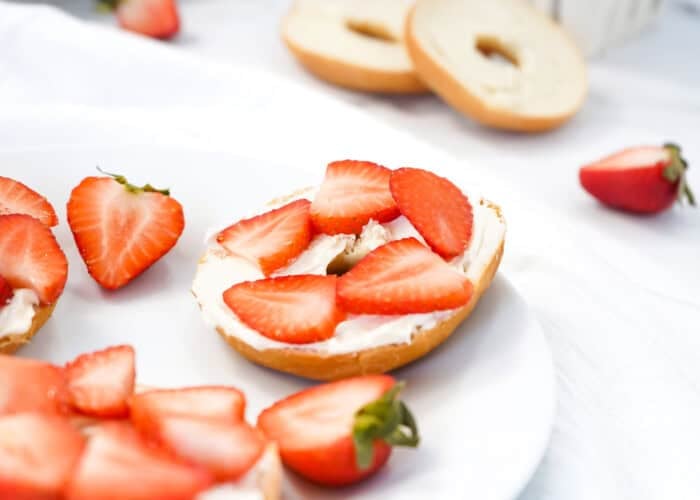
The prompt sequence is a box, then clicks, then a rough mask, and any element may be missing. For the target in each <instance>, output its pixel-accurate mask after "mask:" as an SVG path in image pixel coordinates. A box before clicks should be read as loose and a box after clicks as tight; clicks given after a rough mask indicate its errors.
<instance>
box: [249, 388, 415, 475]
mask: <svg viewBox="0 0 700 500" xmlns="http://www.w3.org/2000/svg"><path fill="white" fill-rule="evenodd" d="M401 388H402V384H397V383H396V382H395V380H394V379H393V378H392V377H390V376H388V375H365V376H361V377H355V378H350V379H345V380H341V381H338V382H332V383H329V384H323V385H318V386H316V387H311V388H309V389H305V390H303V391H301V392H298V393H296V394H294V395H292V396H289V397H287V398H286V399H283V400H281V401H278V402H277V403H275V404H274V405H272V406H271V407H269V408H267V409H266V410H264V411H263V412H262V413H261V414H260V416H259V417H258V427H259V428H260V429H261V430H262V431H263V433H264V434H265V435H266V436H267V437H268V438H269V439H271V440H274V441H277V444H278V446H279V449H280V456H281V458H282V461H283V462H284V463H285V465H287V466H288V467H289V468H291V469H292V470H294V471H295V472H297V473H299V474H301V475H302V476H304V477H306V478H308V479H310V480H312V481H315V482H317V483H321V484H325V485H331V486H340V485H346V484H351V483H355V482H357V481H360V480H361V479H364V478H366V477H368V476H370V475H371V474H373V473H375V472H376V471H377V470H379V469H380V468H381V467H382V466H383V465H384V464H385V463H386V461H387V460H388V459H389V455H390V453H391V446H417V445H418V429H417V427H416V423H415V420H414V419H413V416H412V415H411V413H410V411H409V410H408V408H407V407H406V405H405V404H404V403H403V402H402V401H400V400H398V399H397V396H398V393H399V391H400V390H401Z"/></svg>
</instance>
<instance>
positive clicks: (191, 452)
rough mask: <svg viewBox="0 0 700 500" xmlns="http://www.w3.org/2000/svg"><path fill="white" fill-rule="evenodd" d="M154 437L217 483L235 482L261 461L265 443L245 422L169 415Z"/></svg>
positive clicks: (158, 423)
mask: <svg viewBox="0 0 700 500" xmlns="http://www.w3.org/2000/svg"><path fill="white" fill-rule="evenodd" d="M153 437H154V438H155V439H156V440H157V441H158V442H159V443H160V444H162V445H163V446H165V447H166V448H167V449H169V450H170V451H172V452H173V453H174V454H175V456H177V457H178V458H180V459H182V460H184V461H186V462H187V463H190V464H192V465H195V466H199V467H203V468H204V469H206V470H207V471H209V472H210V473H211V474H212V475H213V476H214V477H215V478H216V479H217V480H218V481H230V480H236V479H238V478H239V477H240V476H242V475H243V474H245V473H246V472H247V471H248V470H249V469H250V468H251V467H252V466H253V465H254V464H255V463H256V462H257V461H258V459H259V458H260V456H261V455H262V452H263V448H264V444H265V442H264V440H263V438H262V436H261V435H260V433H259V432H258V431H257V430H255V429H253V428H252V427H250V426H249V425H248V424H247V423H245V422H237V423H229V422H221V421H216V420H211V419H208V420H207V419H192V418H187V417H178V416H166V417H161V418H159V419H158V421H157V426H156V427H155V431H154V433H153Z"/></svg>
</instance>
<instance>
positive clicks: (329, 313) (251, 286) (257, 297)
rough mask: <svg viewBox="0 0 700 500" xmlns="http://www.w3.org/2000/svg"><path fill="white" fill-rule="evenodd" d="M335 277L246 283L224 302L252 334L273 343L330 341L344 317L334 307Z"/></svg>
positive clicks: (301, 276) (229, 292)
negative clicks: (257, 334) (252, 331)
mask: <svg viewBox="0 0 700 500" xmlns="http://www.w3.org/2000/svg"><path fill="white" fill-rule="evenodd" d="M336 281H337V278H336V277H335V276H317V275H311V274H299V275H294V276H281V277H278V278H268V279H263V280H258V281H246V282H243V283H239V284H237V285H234V286H232V287H231V288H229V289H228V290H226V291H225V292H224V302H225V303H226V305H227V306H228V307H229V308H230V309H231V310H232V311H233V312H234V313H235V314H236V316H238V318H239V319H240V320H241V321H242V322H243V323H245V324H246V325H248V326H249V327H250V328H252V329H253V330H256V331H257V332H259V333H260V334H261V335H264V336H265V337H268V338H270V339H272V340H277V341H280V342H287V343H289V344H306V343H309V342H318V341H321V340H326V339H328V338H331V337H332V336H333V334H334V333H335V327H336V325H337V324H338V323H340V322H341V321H342V320H343V319H345V313H343V311H341V310H340V309H339V308H338V307H337V305H336V303H335V288H336Z"/></svg>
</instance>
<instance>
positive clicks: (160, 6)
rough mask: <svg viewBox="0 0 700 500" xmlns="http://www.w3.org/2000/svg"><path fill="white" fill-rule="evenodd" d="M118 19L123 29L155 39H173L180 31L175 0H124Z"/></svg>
mask: <svg viewBox="0 0 700 500" xmlns="http://www.w3.org/2000/svg"><path fill="white" fill-rule="evenodd" d="M117 19H118V20H119V25H120V26H121V27H122V28H124V29H126V30H128V31H133V32H135V33H139V34H141V35H146V36H150V37H153V38H163V39H166V38H171V37H172V36H174V35H176V34H177V32H178V31H179V30H180V16H179V14H178V10H177V4H176V2H175V0H122V1H120V2H119V3H118V4H117Z"/></svg>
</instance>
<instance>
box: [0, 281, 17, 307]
mask: <svg viewBox="0 0 700 500" xmlns="http://www.w3.org/2000/svg"><path fill="white" fill-rule="evenodd" d="M13 296H14V291H13V290H12V287H11V286H10V284H9V283H8V282H7V281H6V280H5V278H3V277H2V276H0V308H2V307H3V306H5V305H7V303H8V302H10V300H12V297H13Z"/></svg>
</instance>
